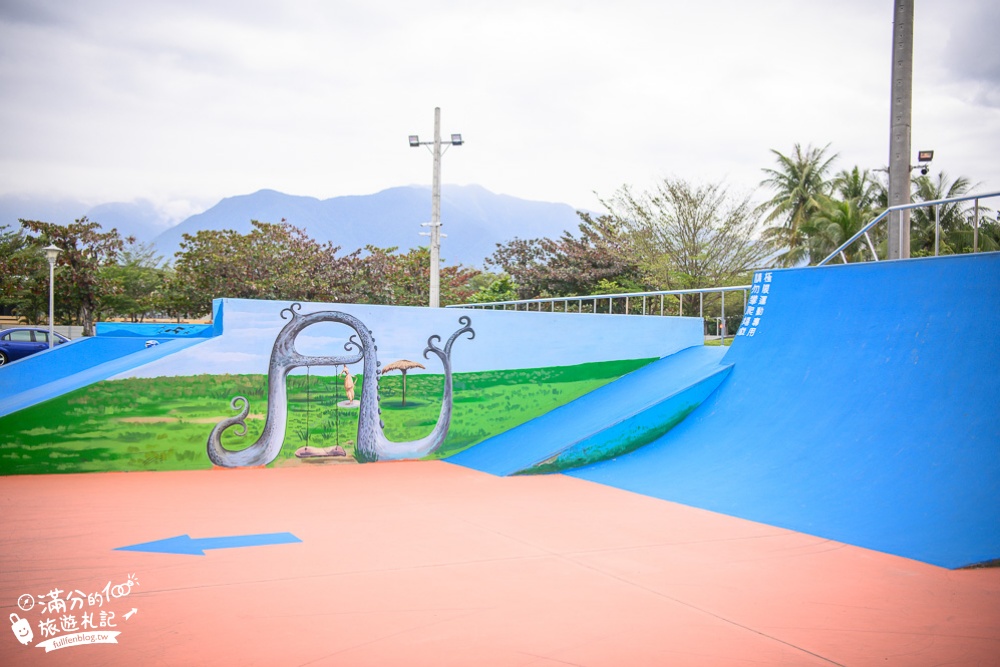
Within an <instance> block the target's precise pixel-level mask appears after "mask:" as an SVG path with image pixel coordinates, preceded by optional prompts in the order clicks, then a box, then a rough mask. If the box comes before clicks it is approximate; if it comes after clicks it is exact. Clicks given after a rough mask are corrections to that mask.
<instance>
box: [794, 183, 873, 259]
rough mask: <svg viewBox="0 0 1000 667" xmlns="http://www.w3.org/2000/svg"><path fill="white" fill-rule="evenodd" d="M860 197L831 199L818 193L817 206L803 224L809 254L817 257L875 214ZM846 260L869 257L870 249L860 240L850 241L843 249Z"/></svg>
mask: <svg viewBox="0 0 1000 667" xmlns="http://www.w3.org/2000/svg"><path fill="white" fill-rule="evenodd" d="M863 201H864V198H863V197H853V198H849V199H833V198H831V197H825V196H823V195H820V197H819V199H818V202H817V203H818V205H819V208H818V209H817V211H816V212H815V214H813V216H812V217H811V218H810V219H809V221H808V222H807V223H806V224H805V225H804V226H803V231H804V232H805V233H806V235H807V236H808V239H809V254H810V255H811V257H812V258H813V259H814V260H820V259H822V258H824V257H826V256H827V255H829V254H830V253H831V252H833V251H834V250H836V249H837V248H839V247H840V245H841V244H842V243H843V242H844V241H846V240H847V239H849V238H851V237H852V236H854V235H855V234H857V233H858V232H859V231H861V229H862V228H863V227H864V226H865V225H866V224H868V223H869V222H871V220H872V219H873V218H874V217H875V215H874V212H873V209H871V208H865V207H862V206H861V203H862V202H863ZM843 253H844V255H845V256H846V257H847V261H849V262H861V261H865V260H870V259H872V256H871V250H870V249H869V248H868V246H867V245H866V244H865V242H864V241H863V240H860V239H859V240H858V241H855V242H854V243H852V244H851V245H850V246H849V247H847V248H845V249H844V250H843Z"/></svg>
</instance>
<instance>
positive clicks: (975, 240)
mask: <svg viewBox="0 0 1000 667" xmlns="http://www.w3.org/2000/svg"><path fill="white" fill-rule="evenodd" d="M972 252H973V253H977V252H979V200H978V199H977V200H976V219H975V221H974V222H973V223H972Z"/></svg>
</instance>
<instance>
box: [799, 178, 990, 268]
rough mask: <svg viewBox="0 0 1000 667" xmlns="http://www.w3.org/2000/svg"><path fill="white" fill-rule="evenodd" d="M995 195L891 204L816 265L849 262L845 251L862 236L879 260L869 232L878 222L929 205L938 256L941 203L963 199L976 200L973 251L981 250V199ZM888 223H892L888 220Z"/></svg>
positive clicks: (900, 223) (875, 258) (901, 235)
mask: <svg viewBox="0 0 1000 667" xmlns="http://www.w3.org/2000/svg"><path fill="white" fill-rule="evenodd" d="M993 197H1000V192H988V193H986V194H978V195H967V196H964V197H951V198H949V199H935V200H933V201H922V202H919V203H916V204H902V205H900V206H890V207H889V208H887V209H886V210H884V211H882V213H880V214H879V215H878V216H876V217H875V219H874V220H872V221H871V222H869V223H868V224H867V225H865V226H864V227H862V228H861V230H860V231H859V232H858V233H856V234H855V235H854V236H852V237H851V238H849V239H847V240H846V241H844V242H843V243H842V244H841V245H840V247H839V248H837V249H836V250H834V251H833V252H831V253H830V254H829V255H827V256H826V257H825V258H823V260H822V261H821V262H819V263H818V264H817V265H816V266H824V265H825V264H827V263H828V262H829V261H830V260H832V259H833V258H834V257H837V256H838V255H839V256H840V260H841V261H842V262H843V263H844V264H847V263H848V262H847V255H846V254H844V251H845V250H847V249H848V248H850V247H851V245H853V244H854V243H855V242H856V241H858V240H859V239H860V238H861V237H862V236H863V237H864V238H865V242H866V243H867V246H866V247H867V249H868V252H869V253H871V256H872V261H875V262H877V261H879V259H878V252H877V251H876V250H875V244H874V243H872V239H871V236H869V234H868V232H869V231H870V230H871V229H872V228H873V227H874V226H875V225H877V224H878V223H880V222H882V221H883V220H888V218H889V214H890V213H893V212H895V211H905V210H908V209H914V208H925V207H928V206H933V207H934V256H935V257H937V256H938V255H939V254H940V252H941V205H942V204H957V203H959V202H963V201H975V202H976V206H975V213H974V214H973V218H972V230H973V242H972V243H973V245H972V252H979V200H981V199H991V198H993ZM886 224H887V225H888V224H890V223H888V222H886ZM898 224H899V238H903V216H899V222H898Z"/></svg>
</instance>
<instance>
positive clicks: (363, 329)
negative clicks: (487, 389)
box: [208, 303, 476, 468]
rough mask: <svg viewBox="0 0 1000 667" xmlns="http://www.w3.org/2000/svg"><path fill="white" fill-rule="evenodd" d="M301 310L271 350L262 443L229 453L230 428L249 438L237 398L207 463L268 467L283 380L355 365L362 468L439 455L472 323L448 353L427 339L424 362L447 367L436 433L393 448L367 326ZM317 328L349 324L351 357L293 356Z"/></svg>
mask: <svg viewBox="0 0 1000 667" xmlns="http://www.w3.org/2000/svg"><path fill="white" fill-rule="evenodd" d="M301 308H302V306H301V304H298V303H293V304H292V305H291V307H289V308H285V309H283V310H282V311H281V318H282V319H287V318H286V314H287V315H288V317H290V318H291V319H290V321H289V322H288V324H286V325H285V326H284V327H283V328H282V329H281V331H280V332H279V333H278V336H277V338H275V341H274V347H273V348H272V350H271V360H270V362H269V364H268V370H267V418H266V420H265V422H264V428H263V431H262V432H261V435H260V437H259V438H258V439H257V441H256V442H254V443H253V444H252V445H250V446H249V447H247V448H245V449H240V450H231V449H226V447H225V446H223V444H222V432H223V431H225V430H226V429H227V428H229V427H230V426H239V427H240V429H241V430H237V431H235V433H236V434H237V435H240V436H243V435H246V432H247V427H246V417H247V415H248V414H250V401H249V400H247V398H246V397H244V396H236V397H235V398H233V400H232V401H231V403H230V404H231V406H232V408H233V409H234V410H239V411H240V413H239V414H238V415H236V416H233V417H227V418H226V419H223V420H222V421H220V422H219V423H218V424H216V425H215V428H213V429H212V432H211V433H210V434H209V436H208V458H209V459H211V460H212V463H214V464H216V465H219V466H225V467H227V468H236V467H241V466H259V465H266V464H268V463H270V462H271V461H273V460H274V459H275V458H276V457H277V456H278V452H280V451H281V446H282V444H283V443H284V440H285V427H286V426H287V424H288V404H287V399H288V390H287V387H286V383H285V380H286V378H287V377H288V373H289V372H290V371H291V370H292V369H295V368H301V367H302V366H339V365H346V364H353V363H357V362H358V361H361V360H362V359H364V366H363V368H364V370H363V373H364V378H365V385H364V387H363V390H362V392H361V405H360V408H359V413H358V438H357V446H356V457H357V459H358V460H359V461H361V462H368V461H392V460H398V459H411V458H420V457H422V456H426V455H427V454H430V453H431V452H433V451H435V450H437V449H438V448H439V447H440V446H441V444H442V443H444V440H445V437H446V436H447V435H448V427H449V426H450V424H451V410H452V379H451V373H452V371H451V347H452V345H453V344H454V343H455V341H456V340H458V338H459V337H460V336H461V335H463V334H468V335H469V338H470V339H472V338H475V336H476V332H475V331H473V329H472V327H471V326H470V324H471V322H472V321H471V320H470V319H469V318H468V317H466V316H464V315H463V316H462V317H460V318H458V321H459V323H460V324H461V325H462V327H461V328H460V329H458V330H457V331H456V332H455V333H453V334H452V335H451V336H450V337H449V338H448V340H447V342H445V344H444V348H440V347H438V346H437V345H436V344H435V343H440V342H441V337H440V336H438V335H433V336H431V337H430V338H428V339H427V347H426V348H425V349H424V358H425V359H427V358H429V357H428V355H429V354H432V353H433V354H435V355H436V356H437V357H438V358H439V359H440V360H441V363H442V365H443V366H444V395H443V396H442V401H441V412H440V414H439V415H438V420H437V423H435V425H434V429H433V430H432V431H431V432H430V434H428V435H427V436H426V437H423V438H420V439H419V440H411V441H407V442H393V441H391V440H389V439H388V438H386V437H385V433H384V428H385V423H384V422H383V421H382V420H381V418H380V417H379V415H380V414H381V412H382V409H381V408H380V407H379V405H378V402H379V400H380V398H381V397H380V396H379V392H378V381H379V376H380V375H381V374H382V371H381V365H382V364H381V362H380V361H379V360H378V348H377V347H376V345H375V338H374V336H373V335H372V332H371V331H370V330H369V329H368V327H367V326H365V324H364V323H363V322H362V321H361V320H359V319H358V318H356V317H354V316H353V315H348V314H347V313H343V312H339V311H335V310H327V311H320V312H316V313H310V314H308V315H300V314H299V313H298V311H299V310H301ZM319 322H337V323H340V324H345V325H347V326H348V327H350V328H351V329H353V330H354V332H355V334H356V335H357V337H355V335H351V336H350V338H349V340H348V342H347V343H345V344H344V349H345V350H346V351H347V354H342V355H336V356H305V355H302V354H299V353H298V352H297V351H296V350H295V338H296V337H297V336H298V335H299V333H300V332H301V331H302V330H303V329H305V328H306V327H308V326H310V325H312V324H317V323H319Z"/></svg>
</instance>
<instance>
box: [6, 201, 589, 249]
mask: <svg viewBox="0 0 1000 667" xmlns="http://www.w3.org/2000/svg"><path fill="white" fill-rule="evenodd" d="M81 215H86V216H87V217H88V218H90V219H91V220H95V221H97V222H99V223H101V226H102V227H104V228H105V229H111V228H112V227H115V228H117V229H118V231H119V232H121V234H122V236H129V235H131V236H135V237H136V239H137V240H138V241H140V242H143V243H151V244H153V245H154V246H155V247H156V249H157V252H158V253H159V254H161V255H162V256H163V257H164V259H168V260H172V259H173V257H174V253H175V252H177V250H178V249H179V248H180V242H181V239H182V235H183V234H185V233H187V234H195V233H197V232H198V231H201V230H206V229H214V230H222V229H232V230H235V231H238V232H240V233H247V232H249V231H250V229H251V224H250V221H251V220H260V221H262V222H281V220H282V219H284V220H285V221H286V222H288V223H289V224H292V225H295V226H296V227H301V228H303V229H305V230H306V232H307V233H308V234H309V235H310V236H312V237H313V238H315V239H316V240H317V241H319V242H321V243H325V242H327V241H330V242H331V243H333V244H334V245H338V246H340V247H341V251H342V252H352V251H354V250H356V249H358V248H363V247H364V246H365V245H375V246H379V247H382V248H386V247H392V246H396V247H398V248H399V249H400V250H401V251H404V252H405V251H407V250H409V249H411V248H416V247H419V246H422V245H427V244H428V243H429V240H428V238H427V237H426V236H420V233H421V232H426V231H427V228H426V227H421V223H425V222H429V221H430V217H431V189H430V187H429V186H401V187H394V188H388V189H386V190H382V191H381V192H376V193H374V194H370V195H347V196H341V197H333V198H330V199H323V200H321V199H317V198H316V197H307V196H299V195H289V194H285V193H282V192H277V191H275V190H259V191H258V192H254V193H252V194H246V195H237V196H234V197H227V198H225V199H223V200H221V201H220V202H219V203H217V204H216V205H215V206H212V207H211V208H209V209H208V210H206V211H204V212H202V213H198V214H195V215H192V216H190V217H188V218H186V219H185V220H183V221H181V222H180V223H178V224H176V225H175V226H172V227H168V228H165V223H164V222H163V221H162V220H161V219H160V217H159V216H158V214H157V212H156V210H155V207H154V206H153V205H152V204H151V203H150V202H148V201H138V202H133V203H107V204H101V205H99V206H89V207H88V206H84V205H83V204H80V203H79V202H74V201H71V200H57V201H51V202H50V201H48V200H43V199H29V198H24V197H16V196H4V197H0V225H3V224H7V225H11V226H12V227H16V226H17V219H18V218H25V219H38V220H46V221H48V222H56V223H59V224H66V223H69V222H72V221H73V220H74V219H75V218H79V217H80V216H81ZM579 222H580V220H579V216H577V214H576V209H574V208H573V207H572V206H569V205H568V204H559V203H552V202H539V201H530V200H526V199H519V198H517V197H513V196H510V195H499V194H495V193H493V192H490V191H489V190H487V189H486V188H484V187H482V186H479V185H445V186H443V187H442V188H441V223H442V228H441V231H442V232H443V234H444V235H446V236H445V238H443V239H442V241H441V257H442V258H443V259H444V262H445V264H446V265H454V264H464V265H466V266H477V267H482V264H483V260H484V259H485V258H487V257H489V256H490V255H492V254H493V251H494V250H496V244H497V243H504V242H506V241H509V240H511V239H513V238H514V237H520V238H537V237H543V236H546V237H557V236H559V235H561V234H562V233H563V232H564V231H573V232H575V231H576V229H577V225H578V224H579Z"/></svg>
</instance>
